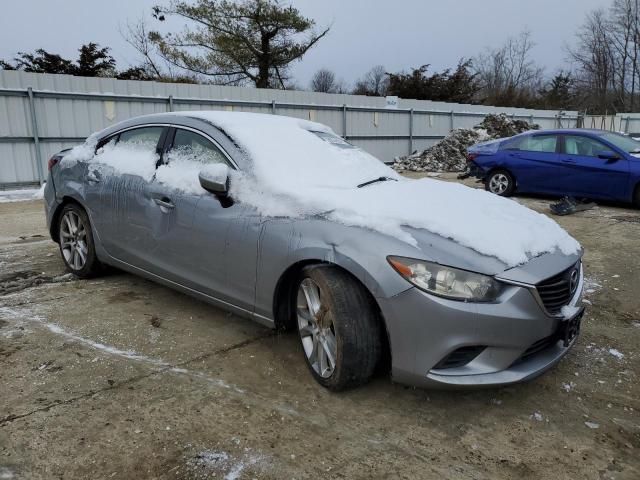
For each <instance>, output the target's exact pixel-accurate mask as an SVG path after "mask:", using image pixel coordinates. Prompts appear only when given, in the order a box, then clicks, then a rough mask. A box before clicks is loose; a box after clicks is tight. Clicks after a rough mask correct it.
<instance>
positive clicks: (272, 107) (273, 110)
mask: <svg viewBox="0 0 640 480" xmlns="http://www.w3.org/2000/svg"><path fill="white" fill-rule="evenodd" d="M271 113H272V114H273V115H275V114H276V101H275V100H271Z"/></svg>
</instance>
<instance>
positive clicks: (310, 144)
mask: <svg viewBox="0 0 640 480" xmlns="http://www.w3.org/2000/svg"><path fill="white" fill-rule="evenodd" d="M175 115H187V116H194V117H198V118H202V119H204V120H207V121H209V122H210V123H212V124H214V125H216V126H217V127H219V128H220V129H222V130H224V131H225V132H226V133H227V134H228V135H230V136H231V137H232V138H233V139H234V140H235V141H236V142H237V144H238V145H239V146H240V147H241V148H242V149H243V150H244V151H245V152H246V154H247V157H248V161H250V162H251V168H250V169H247V170H249V171H245V172H240V171H232V172H231V195H232V197H233V198H234V199H235V200H236V201H239V202H242V203H245V204H248V205H251V206H253V207H255V208H256V209H257V210H258V213H260V214H261V215H263V216H286V217H303V216H308V215H324V216H325V217H326V218H328V219H330V220H333V221H336V222H340V223H343V224H346V225H352V226H360V227H365V228H369V229H371V230H376V231H378V232H381V233H384V234H387V235H391V236H394V237H396V238H399V239H400V240H402V241H405V242H407V243H409V244H411V245H414V246H416V245H417V244H418V242H417V241H416V239H415V238H414V237H413V236H412V235H411V234H410V233H409V232H408V231H407V230H405V229H404V228H403V227H404V226H410V227H414V228H418V229H425V230H428V231H431V232H434V233H436V234H438V235H441V236H443V237H445V238H452V239H453V240H455V241H456V242H458V243H460V244H461V245H464V246H467V247H469V248H472V249H474V250H476V251H478V252H480V253H482V254H485V255H488V256H494V257H497V258H498V259H500V260H501V261H503V262H504V263H505V264H507V266H515V265H518V264H521V263H524V262H526V261H527V260H528V259H529V258H530V257H532V256H537V255H540V254H542V253H545V252H552V251H556V250H560V251H562V252H563V253H565V254H573V253H576V252H577V251H578V250H579V248H580V245H579V244H578V242H576V241H575V240H574V239H573V238H572V237H570V236H569V234H567V232H565V231H564V230H563V229H562V228H561V227H560V226H559V225H558V224H557V223H555V222H554V221H553V220H551V219H550V218H548V217H547V216H545V215H542V214H540V213H537V212H534V211H532V210H530V209H528V208H526V207H524V206H522V205H520V204H518V203H516V202H513V201H511V200H508V199H504V198H502V197H498V196H497V195H492V194H490V193H487V192H484V191H481V190H477V189H472V188H468V187H466V186H464V185H460V184H451V183H446V182H442V181H439V180H432V179H426V178H425V179H421V180H410V179H406V178H403V177H401V176H399V175H398V174H397V173H395V172H394V171H393V170H392V169H390V168H389V167H387V166H386V165H384V164H383V163H382V162H380V161H379V160H378V159H376V158H375V157H373V156H371V155H369V154H367V153H366V152H364V151H362V150H360V149H358V148H355V147H345V146H344V145H342V144H340V142H337V140H336V142H333V141H331V138H336V139H339V137H337V135H335V134H334V133H333V132H332V131H331V130H330V129H329V128H328V127H325V126H323V125H320V124H317V123H312V122H307V121H303V120H297V119H292V118H288V117H278V116H270V115H260V114H251V113H228V112H179V113H175ZM313 132H322V133H324V137H329V139H328V140H325V139H323V136H321V135H318V134H317V133H313ZM379 177H388V178H389V179H391V180H388V181H386V182H380V183H375V184H372V185H369V186H366V187H363V188H357V185H359V184H361V183H364V182H366V181H369V180H372V179H375V178H379Z"/></svg>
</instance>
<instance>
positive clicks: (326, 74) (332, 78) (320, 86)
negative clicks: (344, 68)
mask: <svg viewBox="0 0 640 480" xmlns="http://www.w3.org/2000/svg"><path fill="white" fill-rule="evenodd" d="M335 89H336V74H335V73H333V72H332V71H331V70H329V69H328V68H321V69H320V70H318V71H317V72H316V73H314V74H313V77H312V78H311V90H313V91H314V92H323V93H334V92H335Z"/></svg>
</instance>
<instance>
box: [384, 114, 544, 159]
mask: <svg viewBox="0 0 640 480" xmlns="http://www.w3.org/2000/svg"><path fill="white" fill-rule="evenodd" d="M539 128H540V126H539V125H535V124H534V125H532V124H529V123H528V122H525V121H522V120H512V119H510V118H509V117H507V115H505V114H504V113H501V114H499V115H487V116H486V117H485V118H484V120H483V121H482V122H481V123H479V124H478V125H476V126H475V127H474V128H471V129H469V128H460V129H457V130H453V131H452V132H451V133H449V135H447V136H446V137H445V138H444V139H442V140H441V141H439V142H438V143H436V144H434V145H432V146H431V147H429V148H427V149H426V150H423V151H421V152H415V153H412V154H411V155H407V156H405V157H399V158H396V160H395V163H394V164H393V168H394V169H395V170H397V171H400V172H402V171H406V170H408V171H411V172H464V171H465V170H466V169H467V149H468V148H469V147H470V146H472V145H475V144H476V143H480V142H486V141H488V140H493V139H496V138H505V137H512V136H513V135H517V134H519V133H522V132H526V131H528V130H538V129H539Z"/></svg>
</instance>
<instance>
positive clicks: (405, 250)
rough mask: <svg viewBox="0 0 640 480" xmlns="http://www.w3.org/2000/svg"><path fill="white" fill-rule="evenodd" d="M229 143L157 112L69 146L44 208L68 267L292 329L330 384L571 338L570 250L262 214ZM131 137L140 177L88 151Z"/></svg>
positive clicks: (503, 355) (480, 361)
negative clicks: (182, 167) (506, 248)
mask: <svg viewBox="0 0 640 480" xmlns="http://www.w3.org/2000/svg"><path fill="white" fill-rule="evenodd" d="M228 115H233V113H229V114H228ZM264 122H269V116H267V115H264ZM265 125H266V123H265ZM300 128H305V127H300ZM308 134H309V135H316V136H319V137H322V138H323V140H326V141H328V142H330V143H332V144H334V145H337V146H338V147H339V148H350V146H349V145H348V144H346V143H345V144H342V143H341V141H340V139H339V138H337V137H336V138H333V137H332V136H331V135H330V134H329V133H326V132H312V131H309V132H308ZM240 137H242V132H240V133H237V132H235V133H230V132H228V131H225V129H224V128H223V127H222V126H221V125H216V123H215V122H212V121H210V119H208V117H207V116H206V115H204V114H202V115H201V114H199V113H198V112H192V113H191V114H188V115H172V114H156V115H150V116H144V117H139V118H134V119H131V120H127V121H125V122H121V123H119V124H117V125H114V126H112V127H109V128H107V129H106V130H104V131H102V132H99V133H98V134H96V135H94V136H92V137H91V138H90V141H88V142H87V144H86V145H85V146H84V147H82V148H84V149H85V152H84V153H85V157H84V158H81V159H80V160H78V161H70V160H69V158H72V157H78V154H77V152H69V151H63V152H60V153H59V154H57V155H54V156H53V157H52V158H51V160H50V161H49V179H48V182H47V184H46V189H45V204H46V212H47V221H48V226H49V229H50V233H51V237H52V239H53V240H54V241H55V242H57V243H58V244H59V246H60V252H61V255H62V260H63V261H64V263H65V264H66V267H67V268H68V269H69V270H70V271H71V272H73V273H74V274H76V275H77V276H78V277H80V278H87V277H91V276H94V275H97V274H99V273H100V272H101V271H102V270H103V268H104V266H105V265H109V266H113V267H116V268H119V269H122V270H125V271H128V272H131V273H134V274H137V275H141V276H143V277H146V278H148V279H151V280H153V281H156V282H159V283H162V284H164V285H167V286H169V287H171V288H175V289H177V290H180V291H182V292H184V293H187V294H189V295H193V296H194V297H196V298H199V299H201V300H204V301H206V302H210V303H212V304H214V305H217V306H219V307H221V308H224V309H227V310H229V311H231V312H233V313H235V314H238V315H240V316H244V317H248V318H252V319H254V320H256V321H258V322H260V323H263V324H265V325H267V326H270V327H273V328H278V329H281V330H296V331H297V332H298V335H299V337H300V344H301V350H302V353H303V358H304V359H305V361H306V363H307V364H308V366H309V370H310V372H311V374H312V375H313V377H314V378H315V379H316V380H317V381H318V382H319V383H320V384H321V385H323V386H325V387H327V388H329V389H332V390H341V389H345V388H349V387H353V386H357V385H361V384H363V383H365V382H367V381H368V380H369V379H370V378H371V376H372V375H373V373H374V371H376V369H377V368H378V367H384V366H387V367H388V368H390V370H391V374H392V378H393V379H394V380H395V381H397V382H401V383H406V384H411V385H416V386H431V387H434V386H448V387H452V386H454V387H470V386H489V385H504V384H510V383H515V382H520V381H524V380H528V379H531V378H534V377H536V376H538V375H540V374H541V373H543V372H545V371H546V370H548V369H549V368H551V367H552V366H553V365H555V364H556V363H557V362H558V361H559V360H560V359H561V358H562V357H563V356H564V355H565V354H566V353H567V352H568V351H569V349H570V348H571V346H572V345H573V344H574V343H575V341H576V338H577V335H578V333H579V328H580V319H581V317H582V314H583V309H582V308H581V307H580V301H581V293H582V286H583V280H582V279H583V272H582V263H581V256H582V253H581V251H579V250H578V251H576V252H575V253H571V254H567V253H562V252H560V251H554V252H548V253H543V254H540V255H536V256H532V257H531V258H530V259H529V260H528V261H526V262H524V263H522V264H519V265H516V266H513V265H507V264H506V263H505V262H504V261H502V260H500V259H499V258H496V257H494V256H490V255H487V254H483V253H479V252H478V251H476V250H474V249H473V248H469V247H468V246H464V245H462V244H460V243H459V242H457V241H456V240H455V239H452V238H448V237H447V236H446V235H441V234H438V233H434V232H432V231H430V230H429V229H428V228H412V227H410V226H406V227H403V232H405V233H407V234H410V235H411V238H413V239H414V240H415V241H414V242H413V243H410V242H409V243H408V242H406V241H403V240H402V239H401V238H398V237H397V236H394V235H389V234H386V233H385V232H381V231H377V230H375V229H372V228H366V227H364V226H361V225H360V226H359V225H354V224H349V222H340V221H336V220H335V219H333V218H330V217H329V216H327V215H320V214H319V215H301V216H295V217H292V216H286V215H285V216H283V215H265V214H262V213H260V212H259V211H258V210H256V207H255V206H254V205H251V204H250V203H245V202H243V201H239V200H241V199H238V198H236V197H235V196H234V185H233V182H234V178H235V177H234V176H233V174H234V173H235V172H242V171H245V172H246V171H249V172H250V171H251V170H252V168H254V167H253V165H254V164H253V163H252V159H251V158H250V156H251V155H250V153H248V150H247V149H246V148H242V147H241V146H242V145H243V138H240ZM126 144H132V145H136V148H137V150H136V155H138V156H140V158H142V157H143V156H144V155H147V157H149V156H151V157H149V158H153V159H154V160H153V163H152V164H151V166H150V167H145V168H147V170H144V169H143V168H142V163H140V165H138V164H136V162H137V161H138V159H137V158H133V157H132V158H130V159H127V158H124V159H122V158H120V159H119V161H120V164H119V165H125V166H128V167H131V166H132V165H134V166H135V167H136V168H137V169H138V170H136V169H133V170H131V169H130V170H126V168H125V173H122V172H120V173H119V174H118V173H117V170H116V171H115V172H116V173H114V170H113V169H111V170H105V169H100V168H95V162H94V161H92V159H91V158H90V157H91V156H93V155H95V154H96V153H97V152H98V153H99V152H102V151H103V150H104V149H105V148H107V147H109V146H111V147H113V146H118V145H126ZM111 147H109V148H111ZM114 148H115V147H114ZM279 148H281V149H287V148H288V147H287V145H286V144H283V145H281V146H280V147H279ZM87 149H89V150H90V152H89V155H87ZM145 149H147V150H148V151H145ZM173 152H181V153H183V154H184V153H185V152H186V153H187V154H190V155H193V154H197V155H198V157H199V158H200V161H201V162H202V164H203V168H202V170H201V172H200V173H199V176H197V178H198V182H199V185H198V188H199V189H200V190H199V191H196V190H193V189H189V188H186V187H184V185H183V186H182V188H180V187H181V186H180V185H171V184H167V183H166V182H162V181H159V179H161V178H162V175H161V169H162V168H163V167H164V168H165V169H166V168H168V167H171V166H172V162H173V160H172V158H173V157H172V153H173ZM145 158H146V157H145ZM175 158H178V157H175ZM68 160H69V161H68ZM300 161H304V159H300ZM177 164H178V161H177V160H176V161H175V165H177ZM114 165H115V163H114ZM123 168H124V167H123ZM162 171H164V170H162ZM109 172H110V173H109ZM336 175H340V173H339V172H336ZM389 175H392V174H391V173H390V174H389ZM389 180H393V178H390V177H385V176H381V177H379V178H378V177H376V178H374V179H372V180H371V181H369V182H363V183H362V184H360V185H358V187H360V188H363V189H367V188H369V189H371V188H375V185H373V186H371V184H375V183H376V182H384V181H389ZM354 188H356V187H355V186H354ZM483 193H484V192H483ZM500 200H501V201H502V199H500ZM504 201H508V200H504Z"/></svg>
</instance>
